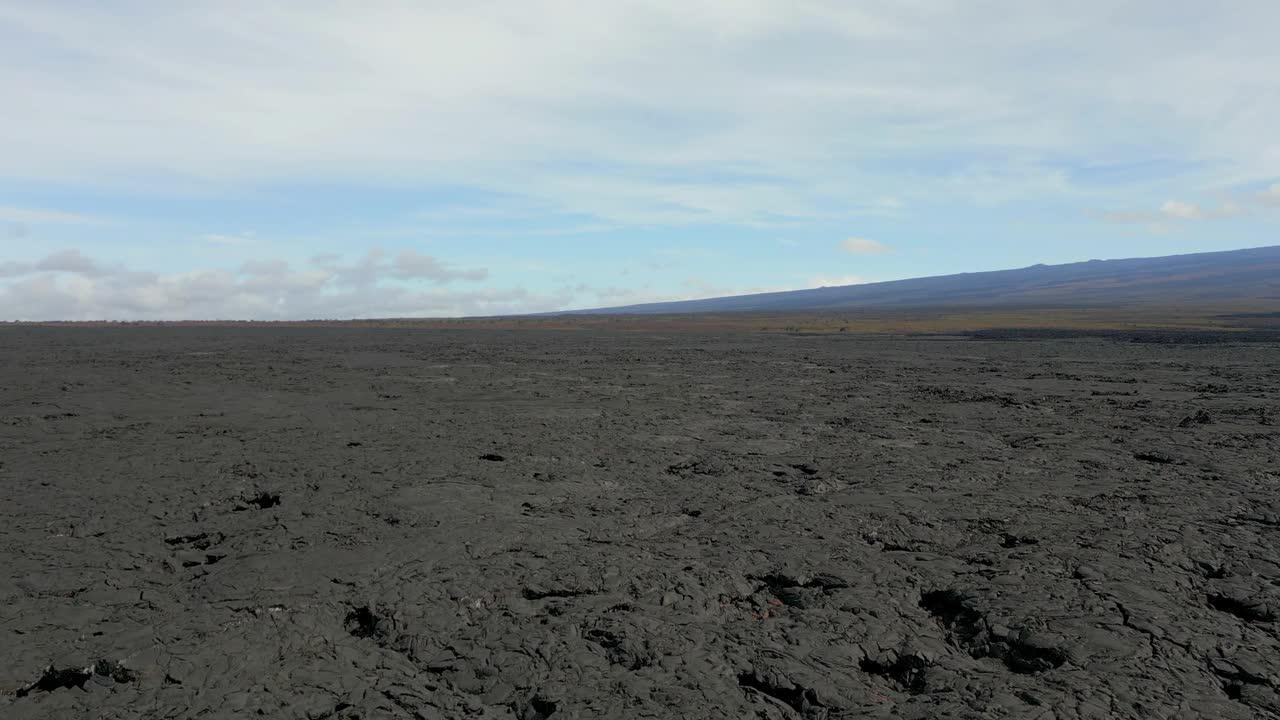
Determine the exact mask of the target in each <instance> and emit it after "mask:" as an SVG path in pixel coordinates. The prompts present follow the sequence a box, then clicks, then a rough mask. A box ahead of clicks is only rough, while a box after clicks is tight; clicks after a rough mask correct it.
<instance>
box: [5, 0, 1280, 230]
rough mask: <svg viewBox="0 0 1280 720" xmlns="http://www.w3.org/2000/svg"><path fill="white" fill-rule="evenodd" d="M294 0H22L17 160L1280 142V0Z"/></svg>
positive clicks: (1264, 167) (964, 180) (749, 163)
mask: <svg viewBox="0 0 1280 720" xmlns="http://www.w3.org/2000/svg"><path fill="white" fill-rule="evenodd" d="M298 7H299V11H298V12H288V11H287V7H285V6H278V5H261V4H258V5H255V4H252V3H247V4H246V3H231V4H226V3H221V4H218V5H217V6H216V7H214V6H206V5H199V4H183V3H169V4H163V5H159V6H157V5H156V4H154V3H140V2H124V3H115V4H112V5H111V7H109V8H108V7H101V8H95V7H89V6H85V7H77V8H75V9H74V10H71V9H70V8H68V7H66V6H62V5H60V4H58V3H21V2H4V3H0V20H2V23H0V60H3V61H4V63H5V67H9V68H20V69H21V71H17V70H12V71H9V72H5V73H0V96H3V97H5V98H6V99H8V100H9V102H8V103H7V106H6V132H5V133H4V136H3V137H2V138H0V156H3V157H4V158H5V162H4V164H3V168H0V174H2V175H3V176H4V177H7V178H9V179H13V180H19V181H21V180H23V179H31V178H39V179H44V180H47V181H62V182H74V183H79V184H84V183H93V182H95V180H94V179H95V178H110V179H111V182H112V183H116V184H118V183H120V182H125V181H127V182H128V183H130V184H131V185H134V186H137V185H140V186H149V187H151V188H152V189H153V190H160V191H163V190H166V189H167V188H168V187H171V186H174V185H175V184H176V185H178V186H182V185H184V184H199V185H201V186H213V187H222V186H226V185H228V184H232V185H242V184H246V183H253V184H262V183H281V182H310V181H313V180H317V179H321V180H329V181H332V180H335V179H338V180H341V181H343V182H349V183H365V184H389V185H394V186H415V187H430V186H434V185H441V184H447V185H449V186H458V185H465V186H469V187H477V188H483V189H485V190H487V191H491V192H494V193H499V194H504V195H507V196H511V197H520V198H524V199H525V200H527V201H528V202H533V203H538V204H542V205H545V206H547V207H551V208H555V209H557V210H561V211H563V210H568V209H572V210H574V211H575V212H579V213H582V214H584V215H589V216H591V217H593V218H597V219H600V220H603V221H605V222H609V223H623V224H689V223H706V222H718V223H740V224H747V225H756V226H771V225H781V224H786V223H787V222H788V221H794V220H796V219H807V218H831V217H836V218H838V217H849V216H851V215H856V214H858V213H868V212H873V213H874V212H881V213H882V212H886V211H891V212H901V211H903V207H904V206H907V205H909V206H912V207H913V206H915V205H916V202H915V201H916V200H917V199H919V198H930V197H932V198H938V197H942V198H957V199H964V200H969V201H980V202H995V203H1005V202H1012V201H1015V200H1017V199H1018V198H1025V197H1029V196H1034V195H1035V194H1037V193H1054V194H1060V195H1069V194H1071V193H1074V192H1082V191H1086V190H1087V189H1088V188H1087V187H1081V183H1085V182H1087V179H1086V178H1085V176H1084V175H1073V174H1071V173H1069V172H1064V171H1063V168H1064V167H1071V166H1078V167H1088V166H1096V165H1098V164H1100V163H1103V162H1110V163H1128V164H1129V165H1130V166H1132V167H1140V166H1141V164H1142V162H1143V161H1146V160H1149V159H1150V158H1152V157H1168V156H1179V157H1184V158H1187V159H1188V160H1189V161H1195V162H1200V161H1205V159H1212V162H1209V163H1207V164H1206V165H1205V166H1204V169H1203V170H1202V171H1200V172H1199V174H1198V175H1197V176H1196V177H1195V178H1194V179H1193V181H1194V182H1198V183H1200V184H1201V185H1204V186H1208V185H1211V184H1213V183H1214V182H1223V181H1225V180H1226V179H1228V178H1234V179H1236V180H1239V181H1243V180H1244V179H1258V178H1261V177H1265V176H1266V174H1267V173H1269V172H1274V170H1275V168H1276V167H1277V165H1278V164H1280V140H1277V138H1276V136H1275V133H1274V130H1273V128H1272V124H1273V123H1272V120H1273V119H1274V118H1275V117H1277V116H1280V98H1278V97H1277V96H1276V95H1275V93H1274V92H1271V89H1272V88H1273V86H1274V74H1273V71H1272V68H1274V67H1275V66H1276V65H1277V63H1280V49H1278V48H1277V45H1276V43H1274V41H1273V40H1274V39H1273V37H1272V36H1271V33H1270V32H1269V28H1273V27H1275V26H1276V24H1277V23H1280V6H1277V5H1276V4H1275V3H1268V2H1253V1H1250V0H1245V2H1242V3H1237V4H1235V5H1233V12H1231V13H1220V12H1213V11H1212V10H1211V9H1210V8H1209V7H1208V6H1204V7H1203V8H1187V9H1184V10H1183V11H1181V12H1180V13H1179V17H1178V21H1177V22H1174V21H1172V20H1169V21H1160V22H1152V21H1151V18H1152V17H1165V16H1166V15H1167V14H1168V9H1167V5H1166V4H1164V3H1161V2H1157V1H1156V0H1137V1H1136V2H1130V3H1126V4H1125V5H1124V7H1123V8H1119V9H1117V8H1116V7H1115V5H1114V3H1111V2H1106V1H1104V0H1084V1H1083V2H1077V3H1073V4H1072V6H1071V8H1070V10H1069V11H1057V10H1046V8H1045V6H1043V5H1038V4H1034V3H988V4H982V5H979V6H975V5H973V4H972V3H962V2H954V1H945V2H937V3H930V4H928V6H927V7H924V6H920V7H916V6H913V5H909V4H902V3H894V2H878V1H877V2H869V3H859V4H856V5H851V4H850V3H848V2H844V1H843V0H807V1H806V2H803V3H800V4H798V5H797V4H796V3H790V2H768V1H760V2H750V3H745V4H744V3H727V2H723V0H690V1H681V2H676V1H675V0H657V1H653V0H645V1H641V0H618V1H617V2H608V3H595V4H592V5H591V6H590V7H584V6H582V5H580V4H566V3H563V2H560V1H559V0H523V1H521V2H499V3H498V7H499V8H500V9H499V10H497V11H495V8H494V7H493V6H489V5H486V6H485V7H484V8H482V7H480V6H465V7H464V6H461V5H450V6H447V7H446V6H443V5H437V4H401V3H390V4H376V5H373V6H367V5H359V6H357V5H349V4H343V3H337V4H333V3H327V4H322V5H319V6H307V7H306V8H305V10H304V9H302V8H301V6H298ZM143 18H145V22H141V21H140V20H141V19H143ZM978 35H981V36H982V37H983V38H984V41H983V42H982V43H979V44H976V45H975V44H974V43H973V42H972V38H973V37H976V36H978ZM1211 37H1220V38H1228V37H1229V38H1231V42H1230V44H1227V43H1221V44H1218V45H1215V46H1214V48H1213V51H1212V52H1205V50H1204V43H1205V39H1206V38H1211ZM424 39H425V41H424ZM1134 47H1141V48H1143V56H1144V58H1145V61H1144V62H1142V63H1133V62H1128V60H1129V59H1130V58H1131V54H1132V48H1134ZM1068 57H1069V58H1071V60H1070V61H1069V62H1068V61H1066V60H1065V59H1064V58H1068ZM640 58H643V60H640ZM446 68H447V70H445V69H446ZM1227 77H1229V78H1231V82H1230V83H1224V82H1223V81H1222V79H1223V78H1227ZM121 97H128V98H129V101H128V102H120V101H119V100H120V98H121ZM1242 97H1248V98H1250V101H1249V103H1247V104H1242V103H1241V102H1240V98H1242ZM1086 116H1087V117H1088V118H1090V121H1089V122H1078V121H1077V120H1076V119H1077V118H1080V117H1086ZM88 117H92V122H88V121H87V120H86V118H88ZM1193 164H1194V163H1193ZM1150 179H1151V180H1152V181H1153V182H1154V181H1155V179H1156V176H1152V178H1150Z"/></svg>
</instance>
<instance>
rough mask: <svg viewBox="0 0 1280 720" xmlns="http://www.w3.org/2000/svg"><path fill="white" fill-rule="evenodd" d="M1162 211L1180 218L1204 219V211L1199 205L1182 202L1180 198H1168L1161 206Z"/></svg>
mask: <svg viewBox="0 0 1280 720" xmlns="http://www.w3.org/2000/svg"><path fill="white" fill-rule="evenodd" d="M1160 212H1161V213H1163V214H1165V215H1168V216H1169V217H1172V218H1177V219H1179V220H1202V219H1204V212H1203V211H1202V210H1200V208H1199V206H1196V205H1192V204H1191V203H1185V202H1180V201H1178V200H1166V201H1165V203H1164V204H1163V205H1161V206H1160Z"/></svg>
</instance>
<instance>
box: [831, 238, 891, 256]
mask: <svg viewBox="0 0 1280 720" xmlns="http://www.w3.org/2000/svg"><path fill="white" fill-rule="evenodd" d="M840 249H841V250H844V251H845V252H847V253H852V254H854V255H885V254H887V253H889V252H891V249H890V248H889V246H888V245H885V244H884V243H882V242H879V241H877V240H871V239H868V238H857V237H854V238H848V239H846V240H842V241H840Z"/></svg>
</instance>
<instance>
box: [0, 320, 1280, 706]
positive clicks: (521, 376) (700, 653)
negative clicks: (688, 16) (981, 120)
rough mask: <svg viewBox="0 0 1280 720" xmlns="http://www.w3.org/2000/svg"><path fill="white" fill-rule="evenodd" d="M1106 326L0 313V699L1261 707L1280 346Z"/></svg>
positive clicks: (1269, 661)
mask: <svg viewBox="0 0 1280 720" xmlns="http://www.w3.org/2000/svg"><path fill="white" fill-rule="evenodd" d="M1011 337H1012V339H1011ZM1130 339H1131V338H1100V337H1087V336H1081V335H1078V334H1077V335H1059V334H1053V333H1043V334H1036V333H1021V334H1018V335H1017V336H1016V337H1013V336H1008V335H1005V334H1001V333H986V334H982V335H979V336H975V337H937V336H935V337H914V338H909V337H889V336H857V335H853V334H843V335H830V336H802V335H784V334H776V335H775V334H763V333H756V334H749V333H728V332H726V333H718V334H717V333H710V332H687V331H682V332H659V331H657V330H652V329H650V330H645V331H643V332H639V331H638V332H606V331H597V330H591V331H581V332H577V331H568V332H557V331H547V330H527V331H521V332H518V333H513V332H501V331H482V330H469V331H460V330H432V331H420V330H414V329H412V328H376V327H354V326H347V327H332V328H329V327H311V328H301V327H300V328H282V327H238V328H217V327H205V328H199V327H115V328H109V327H98V328H55V327H29V326H8V327H4V328H0V355H3V362H0V483H3V487H2V488H0V489H2V490H3V493H4V498H5V501H4V502H3V503H0V544H2V547H3V552H4V558H5V562H4V563H3V564H2V565H0V595H2V596H3V598H2V599H3V603H2V604H0V717H3V718H5V719H6V720H10V719H14V720H24V719H29V718H30V719H34V718H41V719H43V718H50V719H52V718H82V717H83V718H97V717H109V718H121V719H129V718H136V719H142V718H156V717H167V718H223V717H225V718H240V717H273V718H276V717H279V718H307V719H315V718H332V719H334V720H354V719H355V718H360V719H362V720H368V719H371V718H400V719H413V718H418V719H430V720H438V719H444V718H458V717H475V718H488V719H491V720H496V719H506V720H548V719H549V720H571V719H573V718H632V717H661V718H667V717H671V718H725V719H728V718H743V717H756V718H772V719H774V720H786V719H791V720H796V719H806V720H814V719H819V718H823V719H826V720H834V719H836V718H854V717H872V718H906V719H915V720H924V719H926V718H937V717H951V718H1048V717H1053V718H1055V719H1057V720H1083V719H1085V718H1196V717H1203V718H1228V719H1238V720H1245V719H1246V718H1273V719H1280V694H1278V692H1280V622H1277V621H1276V618H1277V614H1280V558H1278V557H1277V554H1276V552H1275V547H1276V544H1277V542H1278V541H1280V534H1278V533H1280V498H1278V497H1277V495H1276V488H1277V487H1280V464H1278V463H1277V458H1280V452H1278V449H1280V443H1278V442H1277V439H1278V438H1280V428H1277V426H1276V425H1275V423H1274V418H1275V417H1277V416H1278V415H1277V410H1278V408H1277V403H1278V399H1280V374H1278V373H1276V371H1275V368H1276V358H1277V356H1280V352H1278V351H1280V345H1277V344H1276V343H1274V342H1264V341H1261V340H1259V341H1256V342H1249V343H1234V342H1232V341H1231V337H1230V334H1229V333H1228V334H1223V333H1219V334H1217V335H1213V336H1194V335H1192V334H1188V333H1185V332H1183V333H1181V334H1176V335H1172V336H1169V337H1166V338H1165V339H1164V340H1162V341H1159V342H1154V341H1151V342H1148V341H1143V342H1131V341H1129V340H1130ZM1117 340H1123V341H1117ZM1255 340H1256V339H1255Z"/></svg>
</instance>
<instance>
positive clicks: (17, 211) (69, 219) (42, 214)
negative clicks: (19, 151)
mask: <svg viewBox="0 0 1280 720" xmlns="http://www.w3.org/2000/svg"><path fill="white" fill-rule="evenodd" d="M0 142H2V141H0ZM0 222H14V223H24V224H28V225H44V224H68V225H98V224H101V223H104V222H106V220H105V219H103V218H100V217H94V216H92V215H84V214H81V213H75V212H66V211H63V210H47V209H40V208H22V207H14V206H12V205H0Z"/></svg>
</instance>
